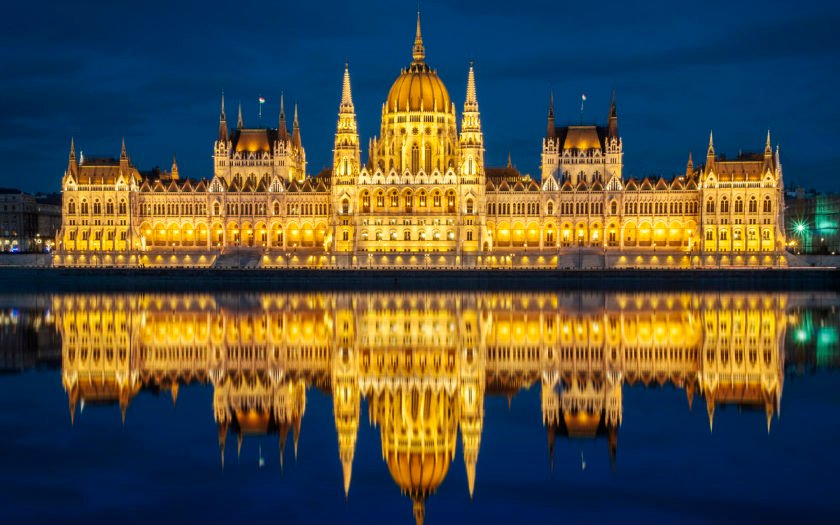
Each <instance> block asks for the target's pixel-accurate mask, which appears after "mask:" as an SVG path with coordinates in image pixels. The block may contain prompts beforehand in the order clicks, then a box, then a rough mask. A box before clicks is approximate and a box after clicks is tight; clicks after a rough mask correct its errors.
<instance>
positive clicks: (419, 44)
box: [412, 9, 426, 64]
mask: <svg viewBox="0 0 840 525" xmlns="http://www.w3.org/2000/svg"><path fill="white" fill-rule="evenodd" d="M412 57H413V58H414V62H415V63H418V64H421V63H423V61H424V60H425V59H426V49H425V48H424V47H423V36H422V35H421V34H420V10H419V9H418V10H417V34H416V35H415V37H414V50H413V52H412Z"/></svg>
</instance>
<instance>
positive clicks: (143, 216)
mask: <svg viewBox="0 0 840 525" xmlns="http://www.w3.org/2000/svg"><path fill="white" fill-rule="evenodd" d="M350 86H351V84H350V72H349V68H348V67H347V66H345V70H344V79H343V85H342V93H341V101H340V104H339V110H338V124H337V129H336V134H335V145H334V150H333V151H334V154H333V162H332V168H331V169H326V170H323V171H322V172H320V173H318V174H315V175H312V174H310V173H308V172H307V161H306V151H305V148H304V146H303V141H302V138H301V129H300V124H299V121H298V114H297V107H295V110H294V117H293V122H292V130H291V132H289V129H288V124H287V119H286V112H285V108H284V107H283V104H282V102H281V109H280V115H279V122H278V126H277V128H263V127H259V128H251V127H246V126H245V125H244V123H243V119H242V112H241V108H240V110H239V114H238V118H237V122H236V125H235V127H233V128H231V127H230V126H229V124H228V120H227V114H226V111H225V105H224V98H223V99H222V104H221V114H220V119H219V130H218V137H217V139H216V141H215V143H214V146H213V165H214V168H213V176H212V177H211V178H206V177H205V178H199V179H193V178H187V177H182V176H181V175H180V174H179V171H178V166H177V164H176V163H175V162H174V161H173V163H172V168H171V170H169V171H164V172H162V173H161V172H156V173H151V174H148V173H142V172H140V171H139V170H138V169H137V168H136V167H135V166H133V165H132V163H131V161H130V158H129V155H128V153H127V150H126V146H125V142H123V146H122V151H121V153H120V157H119V160H116V159H99V158H90V159H88V158H86V159H81V158H78V159H77V157H76V153H75V148H74V145H73V143H72V142H71V148H70V156H69V162H68V166H67V170H66V172H65V174H64V177H63V179H62V192H63V203H62V214H63V224H62V229H61V231H60V232H59V234H58V238H57V244H56V245H57V251H56V254H55V257H54V264H55V265H56V266H67V267H74V266H82V267H89V266H103V267H217V268H224V267H244V268H267V269H268V268H301V267H309V268H312V267H317V268H407V267H408V268H411V267H413V268H423V267H428V268H434V267H438V268H439V267H449V268H452V267H464V268H546V269H550V268H623V267H683V268H687V267H704V266H756V267H757V266H763V267H775V266H785V265H787V256H786V254H785V251H784V245H785V236H784V221H783V218H782V217H783V211H784V210H783V207H784V206H783V203H784V201H783V196H784V193H783V181H782V168H781V164H780V162H779V152H778V147H777V148H776V150H775V151H774V150H773V148H772V147H771V143H770V134H769V132H768V134H767V138H766V142H765V145H764V151H763V152H762V153H757V154H739V155H738V157H737V158H736V159H735V160H727V159H726V158H725V157H723V156H718V155H717V154H716V152H715V148H714V144H713V140H712V136H711V135H710V137H709V144H708V150H707V154H706V159H705V163H704V164H702V165H699V164H698V165H697V166H695V165H694V163H693V161H692V159H691V156H689V158H688V163H687V166H686V169H685V173H684V175H680V176H677V177H674V178H673V179H670V180H669V179H664V178H661V177H660V178H656V179H653V178H643V179H631V178H628V177H625V175H624V173H623V143H622V139H621V136H620V135H619V129H618V110H617V104H616V100H615V96H614V95H613V98H612V100H611V103H610V107H609V112H608V116H607V121H606V125H594V124H593V125H569V126H556V125H555V121H554V108H553V101H552V103H551V104H550V106H549V112H548V125H547V129H546V133H545V138H544V139H543V143H542V166H541V173H540V176H539V179H537V178H534V177H531V176H530V175H524V174H521V173H520V172H519V171H518V170H516V169H515V168H514V167H513V166H512V165H511V163H510V162H508V165H507V166H506V167H490V166H486V165H485V163H484V138H483V133H482V125H481V114H480V111H479V104H478V95H477V87H476V78H475V71H474V68H473V66H472V65H470V67H469V71H468V73H467V90H466V95H465V99H464V104H463V109H462V111H461V114H460V126H459V122H458V120H459V118H458V115H457V114H456V106H455V102H453V100H452V99H451V98H450V95H449V92H448V90H447V89H446V86H445V85H444V83H443V81H442V80H441V79H440V77H439V76H438V75H437V72H436V71H435V70H434V69H432V68H431V67H430V66H429V65H428V64H427V62H426V52H425V47H424V44H423V39H422V36H421V31H420V19H419V16H418V20H417V31H416V36H415V39H414V46H413V50H412V61H411V63H410V64H409V65H408V67H406V68H404V69H403V70H402V71H401V72H400V74H399V76H398V78H397V79H396V81H395V82H394V84H393V85H392V86H391V89H390V91H389V92H388V96H387V99H386V101H385V103H384V104H383V105H382V115H381V128H380V134H379V136H378V137H374V138H372V139H371V140H370V141H369V143H368V150H367V161H366V162H363V160H362V151H361V143H360V139H359V133H358V128H357V120H356V113H355V108H354V104H353V97H352V93H351V87H350Z"/></svg>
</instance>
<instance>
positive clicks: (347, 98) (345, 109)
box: [339, 62, 355, 114]
mask: <svg viewBox="0 0 840 525" xmlns="http://www.w3.org/2000/svg"><path fill="white" fill-rule="evenodd" d="M354 112H355V110H354V108H353V94H352V92H351V91H350V64H349V63H348V62H344V82H342V84H341V106H340V109H339V113H342V114H349V113H354Z"/></svg>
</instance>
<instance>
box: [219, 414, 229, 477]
mask: <svg viewBox="0 0 840 525" xmlns="http://www.w3.org/2000/svg"><path fill="white" fill-rule="evenodd" d="M227 432H228V426H227V423H220V424H219V453H220V454H221V456H222V468H223V469H224V468H225V442H226V441H227Z"/></svg>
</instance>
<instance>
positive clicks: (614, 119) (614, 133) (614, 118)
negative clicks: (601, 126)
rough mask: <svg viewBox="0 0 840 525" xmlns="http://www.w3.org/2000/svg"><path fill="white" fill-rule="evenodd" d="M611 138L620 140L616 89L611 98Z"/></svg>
mask: <svg viewBox="0 0 840 525" xmlns="http://www.w3.org/2000/svg"><path fill="white" fill-rule="evenodd" d="M609 137H610V138H616V139H617V138H618V109H617V106H616V103H615V89H613V91H612V96H611V97H610V118H609Z"/></svg>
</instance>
